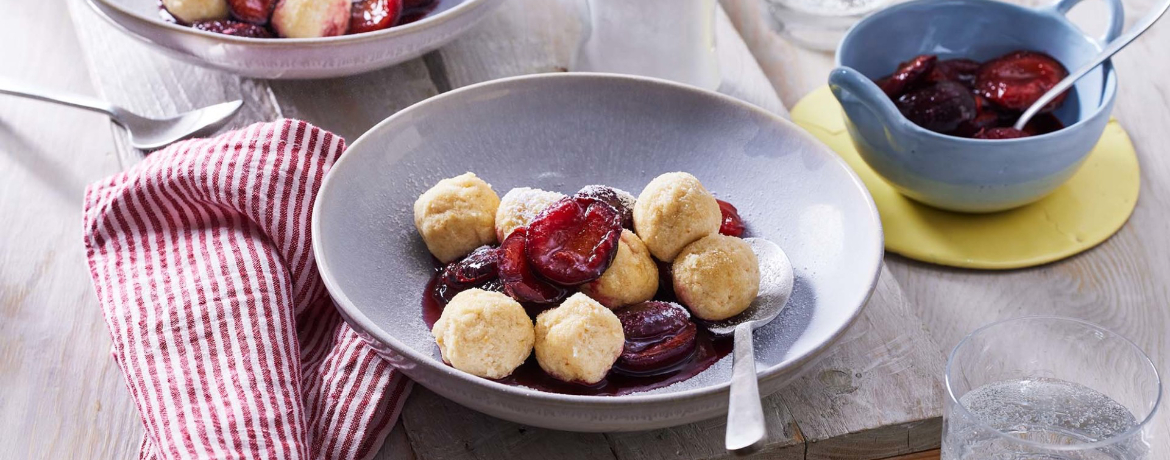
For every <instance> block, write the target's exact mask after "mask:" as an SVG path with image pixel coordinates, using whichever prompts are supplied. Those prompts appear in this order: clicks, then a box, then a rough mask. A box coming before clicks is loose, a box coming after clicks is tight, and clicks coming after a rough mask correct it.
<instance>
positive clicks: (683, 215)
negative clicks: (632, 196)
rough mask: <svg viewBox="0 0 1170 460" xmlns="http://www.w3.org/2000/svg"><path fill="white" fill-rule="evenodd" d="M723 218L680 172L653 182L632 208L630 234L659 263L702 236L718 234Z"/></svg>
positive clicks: (695, 183)
mask: <svg viewBox="0 0 1170 460" xmlns="http://www.w3.org/2000/svg"><path fill="white" fill-rule="evenodd" d="M722 220H723V214H722V213H721V212H720V211H719V203H718V202H716V201H715V196H714V195H712V194H711V192H708V191H707V189H706V188H704V187H703V184H702V183H700V182H699V179H696V178H695V176H692V175H690V174H687V173H684V172H674V173H667V174H663V175H661V176H658V177H656V178H654V180H652V181H650V183H649V184H647V185H646V188H644V189H642V194H641V195H638V201H637V202H636V203H635V204H634V230H635V231H636V232H637V233H638V237H640V238H642V241H643V242H645V243H646V247H647V248H649V249H650V253H651V254H653V255H654V257H656V258H658V260H661V261H663V262H670V261H673V260H674V258H675V256H676V255H678V252H679V251H681V250H682V248H683V247H685V246H686V245H688V244H691V243H692V242H694V241H695V240H698V239H699V238H702V237H704V236H707V235H710V234H713V233H717V232H719V224H720V223H721V222H722Z"/></svg>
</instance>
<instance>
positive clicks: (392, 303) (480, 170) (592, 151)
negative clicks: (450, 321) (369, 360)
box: [313, 74, 882, 431]
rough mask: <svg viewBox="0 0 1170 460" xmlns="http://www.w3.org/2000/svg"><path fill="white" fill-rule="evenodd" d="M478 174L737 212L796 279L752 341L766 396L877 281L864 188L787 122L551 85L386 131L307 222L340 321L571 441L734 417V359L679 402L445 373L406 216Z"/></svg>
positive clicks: (855, 309) (477, 398)
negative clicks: (683, 186)
mask: <svg viewBox="0 0 1170 460" xmlns="http://www.w3.org/2000/svg"><path fill="white" fill-rule="evenodd" d="M466 171H473V172H475V173H476V174H478V175H479V176H480V177H482V178H483V179H485V180H487V181H488V182H489V183H491V184H492V186H493V187H494V188H495V190H496V191H497V192H498V193H500V194H503V193H504V192H507V191H508V190H509V189H510V188H512V187H521V186H530V187H540V188H543V189H547V190H557V191H561V192H565V193H572V192H574V191H576V190H577V189H579V188H581V187H582V186H585V185H589V184H595V183H601V184H608V185H612V186H615V187H619V188H622V189H625V190H628V191H630V192H632V193H634V194H635V195H637V194H638V192H640V191H641V190H642V187H643V186H644V185H645V184H646V183H647V182H649V181H650V180H651V179H652V178H654V177H655V176H657V175H658V174H661V173H664V172H670V171H687V172H690V173H692V174H694V175H695V176H697V177H698V178H699V179H700V180H702V181H703V183H704V184H705V185H706V186H707V188H708V189H710V190H711V191H712V192H713V193H715V195H716V196H718V197H720V198H723V199H726V200H728V201H730V202H732V203H734V204H735V205H736V206H738V207H739V209H740V212H741V214H742V215H743V217H744V218H745V219H746V221H747V224H748V231H749V232H750V234H751V235H753V236H759V237H764V238H768V239H771V240H772V241H775V242H776V243H778V244H779V245H780V246H781V247H782V248H784V250H785V252H787V254H788V257H789V258H790V259H791V260H792V264H793V266H794V268H795V270H796V285H795V291H794V292H793V295H792V300H791V301H790V302H789V304H788V307H787V309H786V310H785V311H784V313H783V314H781V316H780V317H779V318H778V319H777V320H776V321H774V322H773V323H772V324H770V325H768V326H766V327H765V328H763V329H761V330H760V331H759V332H757V335H756V359H757V361H758V366H759V369H760V378H761V388H760V389H761V392H762V393H765V394H767V393H771V392H774V391H776V390H777V389H779V388H780V387H781V386H783V385H784V384H785V383H787V382H788V381H790V380H791V379H792V378H793V377H795V376H796V374H797V372H798V371H799V370H800V368H801V367H802V366H804V365H806V364H807V363H809V362H810V361H811V360H812V359H813V358H814V357H815V356H817V355H818V354H820V353H822V352H824V351H825V350H826V349H827V348H828V347H829V345H831V344H832V343H833V341H834V340H836V338H837V337H838V336H839V335H840V334H841V333H842V332H843V331H844V330H845V328H846V327H848V326H849V324H850V323H851V322H852V321H853V320H854V318H856V317H857V315H858V313H859V312H860V311H861V308H862V305H863V304H864V303H865V301H866V299H867V298H868V297H869V295H870V293H871V292H872V290H873V287H874V285H875V283H876V281H877V276H878V272H879V269H880V264H881V257H882V234H881V224H880V222H879V220H878V214H877V210H876V209H875V208H874V204H873V200H872V199H871V198H870V196H869V194H868V192H866V190H865V188H864V187H863V186H862V184H861V181H860V180H858V178H857V176H855V175H854V174H853V172H852V171H851V170H850V169H849V168H848V167H847V166H846V165H845V163H844V162H842V161H841V160H840V159H838V158H837V156H836V155H835V154H833V153H832V152H831V151H830V150H829V149H828V148H827V147H825V146H824V145H822V144H820V143H819V142H817V141H816V140H814V139H813V138H812V136H810V135H808V134H807V133H805V132H804V131H802V130H800V129H799V128H797V127H796V126H795V125H793V124H792V123H790V122H788V121H786V120H783V119H781V118H779V117H777V116H775V115H772V114H770V113H767V112H765V111H763V110H761V109H759V108H756V107H755V106H752V105H749V104H747V103H744V102H741V101H739V100H736V99H732V98H730V97H727V96H723V95H720V94H718V93H713V92H708V91H703V90H699V89H695V88H692V87H688V86H682V85H678V84H675V83H670V82H666V81H661V80H652V79H645V78H636V77H628V76H618V75H600V74H546V75H536V76H527V77H518V78H511V79H505V80H496V81H492V82H488V83H483V84H479V85H474V86H469V87H466V88H462V89H459V90H455V91H451V92H448V93H445V94H443V95H440V96H437V97H433V98H431V99H428V100H426V101H423V102H420V103H418V104H416V105H414V106H412V107H410V108H408V109H406V110H403V111H401V112H399V113H398V114H396V115H394V116H392V117H390V118H388V119H386V120H385V121H383V122H382V123H380V124H378V125H377V126H375V127H374V128H373V129H371V130H370V131H369V132H368V133H366V134H365V135H363V136H362V137H361V138H360V139H358V140H357V141H356V142H354V143H353V145H352V146H350V148H349V151H348V152H347V153H346V154H345V155H344V156H343V157H342V158H341V160H340V161H339V162H338V163H337V164H336V165H335V166H334V167H333V169H332V171H330V173H329V176H328V177H327V178H326V180H325V183H324V185H323V186H322V188H321V191H320V194H319V195H318V196H317V202H316V207H315V209H314V211H313V249H314V252H315V254H316V257H317V263H318V265H319V266H320V269H321V274H322V276H323V277H324V279H325V283H326V285H327V286H328V288H329V292H330V293H331V294H332V295H333V298H334V299H336V301H337V303H338V305H339V306H340V308H341V311H342V314H343V315H344V316H345V317H346V319H347V320H348V321H349V323H350V324H351V325H352V326H353V327H354V329H356V330H358V331H359V332H360V333H362V334H363V335H364V336H365V337H366V338H367V339H368V340H369V341H370V342H371V343H372V344H373V345H374V346H375V347H376V348H377V349H378V350H379V352H380V353H382V355H383V356H385V357H386V358H387V359H389V360H390V361H391V362H392V363H393V364H394V365H396V366H397V367H399V368H401V369H402V370H403V372H405V373H406V374H407V375H409V376H410V377H412V378H413V379H414V380H415V381H416V382H418V383H420V384H422V385H423V386H426V387H427V388H429V389H431V390H432V391H434V392H436V393H438V394H440V395H443V396H445V397H447V398H450V399H452V400H454V401H456V402H458V403H460V404H463V405H465V406H467V407H470V408H472V409H475V410H478V411H481V412H485V413H487V414H490V415H494V416H497V417H501V418H504V419H508V420H512V421H515V422H519V423H525V424H529V425H536V426H543V427H548V428H555V429H564V430H574V431H613V430H641V429H652V428H659V427H664V426H671V425H679V424H683V423H688V422H692V421H696V420H701V419H705V418H710V417H713V416H717V415H719V414H721V413H724V412H726V407H727V381H728V378H729V377H730V375H731V358H730V356H729V357H727V358H725V359H724V360H722V361H720V362H718V363H716V364H715V365H713V366H712V367H711V368H709V369H708V370H707V371H705V372H703V373H701V374H699V375H697V376H696V377H694V378H692V379H690V380H686V381H683V382H680V383H678V384H675V385H673V386H669V387H666V388H661V389H658V390H655V391H651V392H646V393H635V394H630V395H625V396H568V395H562V394H555V393H546V392H542V391H537V390H532V389H528V388H523V387H515V386H507V385H503V384H500V383H496V382H493V381H490V380H485V379H481V378H477V377H474V376H472V375H470V374H466V373H463V372H461V371H458V370H455V369H453V368H451V367H448V366H446V365H444V364H443V363H442V361H441V359H440V357H439V351H438V348H437V347H436V345H435V343H434V339H433V338H432V337H431V335H430V332H429V331H428V330H427V327H426V325H425V324H424V323H423V319H422V316H421V299H422V295H423V291H424V286H425V285H426V283H427V280H428V278H429V276H430V274H431V273H432V271H431V270H432V265H431V263H432V262H431V257H430V255H429V253H428V252H427V249H426V247H425V246H424V245H423V243H422V240H421V239H420V238H419V236H418V234H417V233H416V232H415V228H414V221H413V211H412V206H413V203H414V200H415V199H416V198H417V197H418V196H419V194H421V193H422V192H423V191H425V190H426V189H427V188H429V187H430V186H431V185H433V184H434V183H435V182H437V181H439V180H440V179H443V178H446V177H451V176H455V175H457V174H462V173H463V172H466Z"/></svg>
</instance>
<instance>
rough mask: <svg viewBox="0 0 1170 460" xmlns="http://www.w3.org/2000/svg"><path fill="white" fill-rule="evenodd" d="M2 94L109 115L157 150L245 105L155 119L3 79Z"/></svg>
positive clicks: (140, 145)
mask: <svg viewBox="0 0 1170 460" xmlns="http://www.w3.org/2000/svg"><path fill="white" fill-rule="evenodd" d="M0 94H10V95H13V96H21V97H28V98H32V99H38V100H42V101H47V102H56V103H58V104H65V105H68V106H73V107H78V108H82V109H86V110H92V111H95V112H101V113H104V114H106V115H109V116H110V118H111V119H113V120H114V121H115V122H117V123H118V124H119V125H122V126H123V127H125V128H126V131H127V132H128V133H129V134H130V144H131V145H133V146H134V148H136V149H140V150H154V149H157V148H160V147H164V146H166V145H167V144H170V143H172V142H175V141H178V140H180V139H183V138H186V137H188V136H192V135H195V134H200V133H210V132H211V131H214V130H216V129H219V127H220V126H223V124H224V123H225V122H227V120H228V119H230V118H231V116H232V114H235V113H236V111H237V110H239V109H240V106H242V105H244V101H241V100H235V101H232V102H224V103H221V104H216V105H213V106H210V107H204V108H202V109H199V110H192V111H190V112H187V113H183V114H179V115H177V116H174V117H171V118H166V119H162V120H156V119H153V118H146V117H141V116H138V115H135V114H133V113H130V111H128V110H126V109H123V108H121V107H118V106H115V105H112V104H109V103H107V102H105V101H102V100H100V99H95V98H91V97H87V96H80V95H76V94H66V93H60V92H50V91H45V90H41V89H38V88H33V87H31V86H26V85H21V84H20V83H17V82H13V81H8V80H0Z"/></svg>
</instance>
